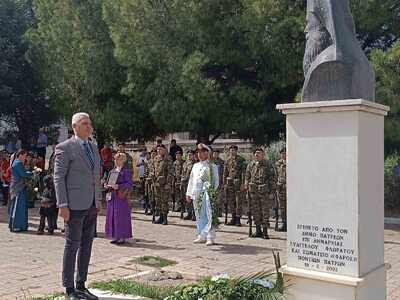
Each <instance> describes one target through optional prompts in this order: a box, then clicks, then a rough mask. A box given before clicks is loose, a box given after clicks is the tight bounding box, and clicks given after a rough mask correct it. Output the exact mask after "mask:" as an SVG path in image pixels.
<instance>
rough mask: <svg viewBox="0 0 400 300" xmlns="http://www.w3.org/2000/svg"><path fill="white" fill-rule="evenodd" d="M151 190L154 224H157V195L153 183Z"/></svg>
mask: <svg viewBox="0 0 400 300" xmlns="http://www.w3.org/2000/svg"><path fill="white" fill-rule="evenodd" d="M151 190H152V194H153V197H152V199H151V200H152V201H151V211H152V213H153V223H155V222H156V194H155V186H154V182H152V184H151Z"/></svg>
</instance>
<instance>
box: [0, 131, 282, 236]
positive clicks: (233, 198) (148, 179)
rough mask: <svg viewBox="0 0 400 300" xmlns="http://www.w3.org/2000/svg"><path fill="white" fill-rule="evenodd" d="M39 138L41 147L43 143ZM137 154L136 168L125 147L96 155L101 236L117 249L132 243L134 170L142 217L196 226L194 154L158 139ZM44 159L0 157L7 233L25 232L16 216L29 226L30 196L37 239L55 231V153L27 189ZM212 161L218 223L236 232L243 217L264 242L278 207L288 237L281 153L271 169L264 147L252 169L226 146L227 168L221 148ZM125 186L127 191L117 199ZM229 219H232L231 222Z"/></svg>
mask: <svg viewBox="0 0 400 300" xmlns="http://www.w3.org/2000/svg"><path fill="white" fill-rule="evenodd" d="M41 134H42V133H41ZM41 139H43V140H44V138H43V137H42V138H41ZM38 149H40V148H38ZM139 152H140V154H139V157H138V159H137V161H136V163H135V164H134V160H133V157H132V156H131V155H130V154H129V153H128V151H127V150H126V144H125V143H123V142H121V143H118V144H117V149H113V148H112V146H111V145H110V144H107V143H106V144H105V145H104V147H103V148H102V149H101V150H100V153H99V154H100V158H101V175H102V184H103V186H102V188H103V195H102V196H103V197H102V198H103V202H104V201H105V203H106V208H107V210H106V214H107V217H106V228H105V232H106V235H107V236H109V237H110V238H112V241H111V242H112V243H116V244H122V243H125V242H126V241H127V240H128V239H129V238H131V237H132V225H131V221H130V220H131V218H130V213H131V208H130V205H129V200H131V198H132V187H133V185H134V184H133V173H134V171H135V170H134V169H135V168H137V174H138V177H139V180H140V192H141V195H142V198H141V200H142V201H143V208H144V213H145V214H146V215H151V216H153V223H155V224H163V225H167V224H168V214H169V212H170V211H175V212H179V213H180V218H181V219H183V220H192V221H196V214H195V209H194V206H193V201H192V202H191V201H187V199H186V192H187V187H188V184H189V179H190V174H191V171H192V168H193V165H194V164H195V163H196V162H198V161H199V149H195V148H194V149H188V150H186V151H185V153H184V152H183V150H182V147H180V146H179V145H177V143H176V141H175V140H172V141H171V143H170V147H169V151H167V147H166V146H165V145H163V144H162V140H161V139H159V140H157V143H156V145H155V146H154V147H153V148H152V149H151V150H150V151H147V149H146V147H145V146H144V145H142V146H141V148H140V150H139ZM45 153H46V152H45V151H43V150H41V153H40V154H39V152H38V151H36V152H28V151H25V150H19V151H17V152H15V153H13V154H10V153H8V152H7V151H6V150H3V151H1V152H0V169H1V173H0V174H1V188H2V195H3V205H5V206H6V205H8V206H9V209H10V210H11V213H10V215H11V217H10V229H11V230H12V231H21V230H22V231H23V230H26V229H27V226H25V225H21V226H15V224H18V222H17V223H15V220H19V218H18V215H21V219H22V220H23V222H22V223H24V224H25V223H26V224H27V217H24V216H26V215H27V213H26V212H27V208H28V207H30V206H31V205H32V204H30V203H31V201H32V199H28V198H29V197H30V196H31V197H37V196H36V195H37V194H38V193H39V194H40V196H39V197H37V198H38V200H40V216H41V221H40V226H39V228H38V234H42V233H43V232H44V228H47V230H48V232H49V233H50V234H52V233H53V232H54V230H55V229H57V216H58V208H57V206H56V195H55V192H54V184H53V175H52V174H53V172H54V159H55V155H54V154H55V152H54V147H53V152H52V154H51V156H50V159H49V163H48V170H47V172H41V173H40V175H39V174H36V175H39V179H40V181H39V182H36V186H35V184H30V183H31V182H32V178H33V176H34V174H35V172H34V170H35V169H40V170H44V169H45V161H44V158H43V156H42V155H43V154H45ZM209 156H210V161H211V162H212V163H214V164H215V165H216V166H217V169H218V178H219V182H218V185H219V188H218V194H219V207H218V216H219V217H223V215H224V213H225V223H226V225H230V226H241V225H242V221H241V219H242V216H243V214H245V215H247V216H249V217H252V221H254V223H255V227H256V231H255V234H253V235H252V236H253V237H263V238H268V233H267V232H268V229H267V228H268V227H269V217H270V211H271V208H274V210H275V211H276V213H277V211H278V207H279V208H280V212H281V218H282V226H281V227H280V228H279V227H277V224H278V223H276V226H275V229H276V230H281V231H285V230H286V209H285V199H286V158H285V157H286V156H285V152H284V151H282V154H281V157H280V159H279V160H278V161H277V163H276V164H275V165H272V164H271V163H270V162H268V161H267V160H266V159H265V157H264V151H263V150H262V149H261V148H258V149H257V151H255V152H254V158H253V160H251V161H250V162H246V160H245V159H244V158H243V157H242V156H240V155H239V154H238V147H237V146H236V145H231V146H230V147H229V154H228V157H227V159H226V160H225V161H224V160H223V159H222V158H221V157H220V151H219V150H218V149H215V150H212V149H211V148H210V153H209ZM121 163H122V165H121ZM113 171H116V172H117V173H120V174H121V176H119V177H118V179H117V181H116V182H113V183H112V184H111V185H110V184H109V183H107V180H108V179H109V177H110V174H111V173H112V172H113ZM13 175H14V176H13ZM12 178H14V179H15V180H14V185H15V186H17V188H14V190H13V191H11V190H10V186H11V181H12ZM117 185H118V186H119V187H120V189H119V191H118V190H117V189H116V186H117ZM22 186H23V187H25V189H23V188H21V187H22ZM122 186H123V187H124V192H121V188H122ZM29 187H36V188H37V189H38V193H33V192H32V189H31V190H29ZM15 189H16V190H15ZM18 191H20V194H19V195H20V196H19V197H18V199H23V200H20V201H19V205H16V206H15V205H14V206H12V208H11V205H9V204H10V203H9V202H10V201H9V200H10V199H12V198H13V197H16V196H17V194H18V193H17V192H18ZM21 191H22V193H21ZM117 191H118V193H117ZM11 192H12V193H11ZM15 193H17V194H15ZM29 194H30V195H29ZM17 203H18V202H17ZM21 203H26V205H25V204H23V205H22V206H21ZM279 203H280V205H279ZM25 206H26V207H25ZM12 212H13V213H12ZM228 213H229V214H230V215H231V218H230V220H229V221H228ZM275 217H276V216H275ZM45 220H47V226H45ZM248 220H249V218H248ZM13 224H14V225H13Z"/></svg>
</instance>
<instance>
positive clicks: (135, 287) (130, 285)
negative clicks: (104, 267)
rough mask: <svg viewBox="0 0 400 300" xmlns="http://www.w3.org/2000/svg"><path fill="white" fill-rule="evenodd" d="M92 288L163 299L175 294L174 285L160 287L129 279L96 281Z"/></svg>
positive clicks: (157, 299) (158, 299)
mask: <svg viewBox="0 0 400 300" xmlns="http://www.w3.org/2000/svg"><path fill="white" fill-rule="evenodd" d="M91 287H92V288H95V289H99V290H103V291H109V292H112V293H115V294H124V295H134V296H142V297H148V298H150V299H156V300H162V299H164V298H166V297H168V296H169V295H171V294H173V292H174V291H175V289H176V288H174V287H165V286H164V287H158V286H153V285H149V284H146V283H140V282H134V281H131V280H128V279H116V280H112V281H109V282H95V283H93V284H91Z"/></svg>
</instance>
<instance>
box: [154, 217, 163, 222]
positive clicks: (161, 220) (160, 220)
mask: <svg viewBox="0 0 400 300" xmlns="http://www.w3.org/2000/svg"><path fill="white" fill-rule="evenodd" d="M154 223H155V224H162V223H163V217H162V215H160V217H159V218H158V219H157V221H155V222H154Z"/></svg>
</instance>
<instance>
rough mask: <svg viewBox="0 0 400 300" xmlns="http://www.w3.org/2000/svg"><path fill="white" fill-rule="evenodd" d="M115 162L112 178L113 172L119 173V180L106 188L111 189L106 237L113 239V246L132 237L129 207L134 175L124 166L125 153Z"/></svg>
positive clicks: (108, 197) (119, 155) (118, 155)
mask: <svg viewBox="0 0 400 300" xmlns="http://www.w3.org/2000/svg"><path fill="white" fill-rule="evenodd" d="M114 160H115V168H114V169H113V170H112V171H111V172H110V174H111V175H110V177H111V176H112V173H113V172H117V173H118V175H117V177H118V179H117V181H116V183H112V182H111V183H108V185H107V186H106V187H107V188H108V189H109V193H108V194H107V200H108V201H107V218H106V235H107V237H110V238H112V241H111V243H112V244H124V243H125V242H126V239H129V238H131V237H132V223H131V209H130V208H129V205H128V195H129V191H130V189H131V188H132V185H133V182H132V173H131V171H130V170H129V169H128V168H127V167H125V166H124V165H125V162H126V155H125V154H124V153H117V154H116V155H115V156H114ZM114 175H115V173H114ZM110 181H112V180H111V178H110ZM106 184H107V183H106Z"/></svg>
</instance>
